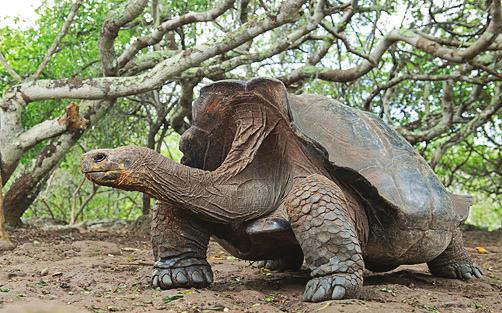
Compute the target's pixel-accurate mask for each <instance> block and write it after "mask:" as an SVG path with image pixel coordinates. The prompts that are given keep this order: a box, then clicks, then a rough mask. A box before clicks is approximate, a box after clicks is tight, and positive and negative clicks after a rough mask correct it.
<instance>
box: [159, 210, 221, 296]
mask: <svg viewBox="0 0 502 313" xmlns="http://www.w3.org/2000/svg"><path fill="white" fill-rule="evenodd" d="M208 243H209V233H208V232H207V231H206V230H205V229H204V227H202V225H201V222H200V221H198V220H197V219H196V218H194V217H192V216H187V215H186V213H184V212H181V211H180V210H178V209H175V208H172V207H171V206H170V205H169V204H166V203H162V202H157V205H156V207H155V208H154V210H153V216H152V246H153V254H154V257H155V260H156V262H155V265H154V268H155V270H154V272H153V274H152V285H153V286H154V287H160V288H161V289H171V288H178V287H187V288H190V287H197V288H202V287H206V286H208V285H209V284H210V283H212V282H213V272H212V270H211V266H210V265H209V263H208V262H207V259H206V252H207V247H208Z"/></svg>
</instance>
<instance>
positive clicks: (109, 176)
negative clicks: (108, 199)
mask: <svg viewBox="0 0 502 313" xmlns="http://www.w3.org/2000/svg"><path fill="white" fill-rule="evenodd" d="M84 175H85V177H87V179H89V180H91V181H93V182H96V183H99V184H102V183H113V182H115V181H116V180H117V179H118V178H119V177H120V176H121V175H122V171H120V170H90V171H87V172H84Z"/></svg>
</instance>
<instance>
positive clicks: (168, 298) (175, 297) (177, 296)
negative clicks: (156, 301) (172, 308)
mask: <svg viewBox="0 0 502 313" xmlns="http://www.w3.org/2000/svg"><path fill="white" fill-rule="evenodd" d="M184 296H185V295H184V294H182V293H181V292H178V293H175V294H172V295H167V296H165V297H164V298H162V301H163V302H164V303H170V302H173V301H176V300H178V299H181V298H183V297H184Z"/></svg>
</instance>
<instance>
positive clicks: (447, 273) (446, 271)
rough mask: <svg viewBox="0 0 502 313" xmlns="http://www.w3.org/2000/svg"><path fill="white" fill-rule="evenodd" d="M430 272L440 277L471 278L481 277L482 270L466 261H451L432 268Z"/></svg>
mask: <svg viewBox="0 0 502 313" xmlns="http://www.w3.org/2000/svg"><path fill="white" fill-rule="evenodd" d="M432 274H434V275H436V276H440V277H446V278H455V279H463V280H470V279H473V278H481V277H483V271H482V270H481V268H480V267H479V266H477V265H476V264H474V263H471V262H466V263H463V264H459V263H453V264H448V265H446V266H444V267H443V268H441V269H440V270H438V269H434V270H433V271H432Z"/></svg>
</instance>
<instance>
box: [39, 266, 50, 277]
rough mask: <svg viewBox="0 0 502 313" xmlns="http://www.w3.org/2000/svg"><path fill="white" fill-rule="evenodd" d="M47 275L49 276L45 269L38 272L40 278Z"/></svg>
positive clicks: (47, 270)
mask: <svg viewBox="0 0 502 313" xmlns="http://www.w3.org/2000/svg"><path fill="white" fill-rule="evenodd" d="M47 274H49V269H48V268H47V267H46V268H44V269H43V270H41V271H40V276H45V275H47Z"/></svg>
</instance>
